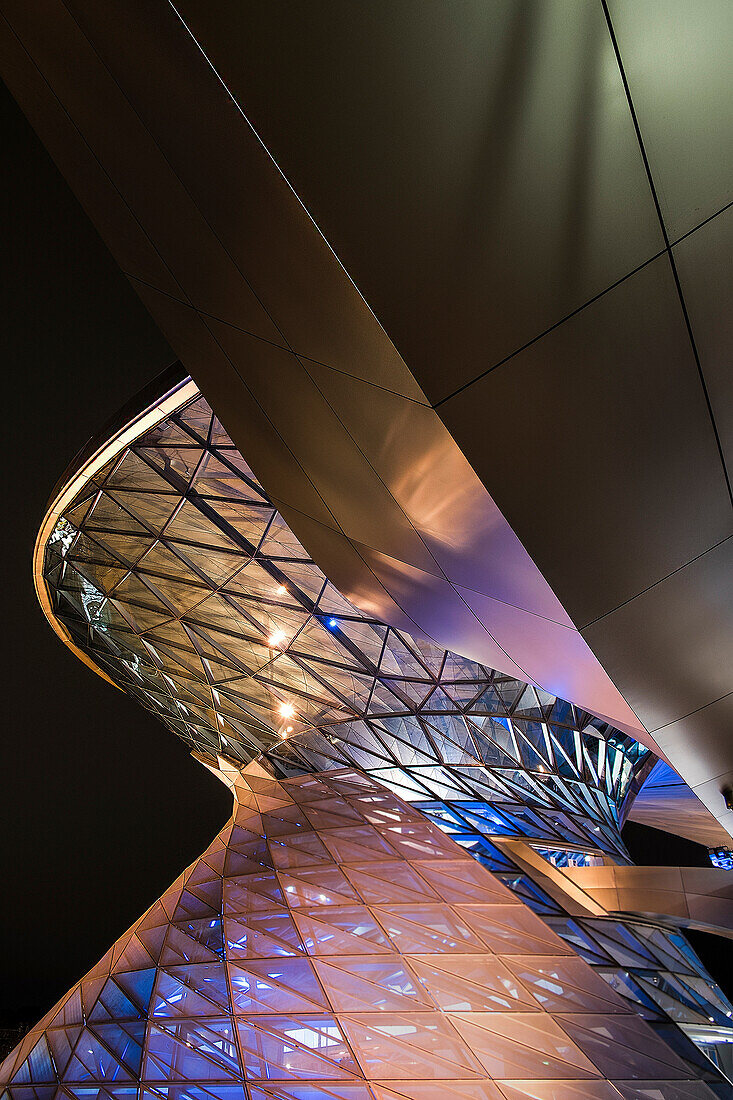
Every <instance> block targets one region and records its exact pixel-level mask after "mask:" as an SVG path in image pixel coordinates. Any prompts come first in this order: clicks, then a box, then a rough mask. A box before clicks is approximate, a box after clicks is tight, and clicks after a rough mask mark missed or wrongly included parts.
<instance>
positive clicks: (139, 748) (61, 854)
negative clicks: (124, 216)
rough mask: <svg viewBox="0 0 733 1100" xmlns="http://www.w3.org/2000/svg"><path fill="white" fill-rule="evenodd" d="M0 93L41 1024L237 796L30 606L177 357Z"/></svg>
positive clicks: (35, 989) (17, 974)
mask: <svg viewBox="0 0 733 1100" xmlns="http://www.w3.org/2000/svg"><path fill="white" fill-rule="evenodd" d="M0 92H1V93H2V94H1V97H0V112H1V118H0V126H1V127H2V134H3V153H4V163H5V172H4V174H3V184H2V187H3V192H2V206H1V208H0V211H1V212H0V217H1V218H2V226H0V239H1V240H2V259H1V260H0V280H1V281H2V288H1V293H2V303H3V315H4V316H3V324H2V326H1V327H0V340H2V342H3V347H2V362H3V364H5V366H6V368H7V369H6V371H5V377H6V379H7V384H8V386H9V392H8V393H7V396H6V401H5V409H6V411H5V417H4V420H5V433H4V441H5V443H6V445H7V451H6V458H5V469H6V484H5V499H4V506H5V507H4V516H5V524H4V540H3V551H4V562H3V576H4V578H5V601H6V602H5V609H4V614H5V624H6V629H5V631H4V660H3V668H4V674H5V690H4V694H5V699H6V703H5V722H4V730H3V745H2V755H1V756H0V760H1V761H2V764H1V765H0V815H1V816H2V831H1V832H0V838H1V839H0V883H2V893H3V904H2V907H1V908H0V1027H2V1026H5V1025H7V1026H12V1025H15V1024H18V1023H32V1022H34V1021H35V1020H36V1019H37V1018H38V1017H39V1016H40V1015H42V1014H43V1013H45V1012H46V1010H47V1009H48V1008H49V1007H50V1006H51V1004H52V1003H53V1002H54V1001H55V1000H56V999H57V998H58V997H59V996H61V994H62V993H64V992H65V991H66V989H67V988H68V987H69V986H70V985H71V984H72V983H73V982H74V981H75V980H77V979H78V978H79V977H80V976H81V975H82V974H83V973H84V972H85V971H86V970H87V969H89V967H91V966H92V965H93V964H94V963H95V962H96V961H97V959H98V958H99V957H100V956H101V955H102V954H103V953H104V951H105V950H106V949H107V948H108V947H109V946H110V944H111V943H112V942H113V941H114V940H115V939H116V938H117V936H119V935H120V934H121V933H122V932H123V931H124V930H125V928H127V927H128V926H129V925H130V924H131V923H132V922H133V921H134V920H135V919H136V918H137V917H138V916H139V915H140V914H141V913H142V912H143V911H144V910H145V909H146V908H147V906H148V905H150V904H151V903H152V902H153V901H154V900H155V898H156V897H157V896H158V895H159V894H160V893H161V892H162V891H163V889H164V888H165V887H166V886H167V885H168V884H169V883H170V881H172V879H173V878H175V876H176V875H177V874H178V873H179V871H180V870H182V868H183V867H184V866H185V865H186V864H187V863H189V862H190V861H191V860H192V859H193V858H194V857H195V856H197V855H198V854H199V853H200V852H201V851H202V850H203V848H204V847H205V846H206V844H207V843H208V841H209V840H210V839H211V838H212V837H213V835H214V834H215V832H216V831H217V830H218V829H219V828H220V827H221V825H222V824H223V822H224V821H225V820H226V818H227V816H228V814H229V810H230V806H231V802H230V798H229V795H228V793H227V791H226V789H225V788H224V787H223V786H222V785H221V784H219V783H217V781H216V780H215V779H214V778H213V777H212V776H210V775H209V773H208V772H206V771H205V769H203V768H202V767H201V766H200V765H199V764H197V763H195V762H194V761H193V760H192V759H191V758H190V757H189V756H188V754H187V752H186V750H185V748H184V747H183V746H182V745H180V744H179V743H178V742H177V741H176V739H175V738H174V737H173V735H172V734H170V733H168V732H167V731H166V730H165V729H164V728H163V726H162V725H160V724H159V723H158V722H157V721H155V720H154V719H153V718H152V717H151V716H149V715H147V714H146V713H145V712H144V711H142V710H141V708H140V707H139V705H138V704H137V703H135V702H133V701H132V700H129V699H127V698H126V697H125V696H124V695H123V694H122V693H120V692H116V691H115V690H114V689H113V688H111V687H110V686H109V685H107V684H106V683H104V682H103V681H102V680H101V679H99V678H98V677H96V676H94V675H93V674H92V673H91V672H90V671H89V669H87V668H86V667H85V666H83V665H82V664H81V663H80V662H79V661H78V660H77V659H76V658H75V657H73V656H72V655H71V654H70V653H69V652H68V651H67V650H66V649H65V648H64V647H63V646H62V645H61V643H60V642H59V640H58V639H57V638H56V637H55V635H54V634H53V633H52V632H51V630H50V628H49V627H48V625H47V624H46V622H45V620H44V618H43V615H42V613H41V611H40V608H39V607H38V605H37V602H36V598H35V594H34V592H33V584H32V578H31V553H32V549H33V543H34V540H35V535H36V532H37V529H38V526H39V524H40V521H41V518H42V516H43V512H44V508H45V505H46V502H47V499H48V497H49V495H50V492H51V490H52V488H53V486H54V484H55V482H56V480H57V479H58V477H59V476H60V475H61V474H62V472H63V471H64V469H65V467H66V465H67V463H68V462H69V461H70V460H71V459H72V458H73V456H74V454H75V453H76V451H78V450H79V448H80V447H81V446H82V445H83V443H84V442H85V441H86V439H87V438H88V437H89V436H90V435H92V434H93V433H95V432H96V431H97V430H98V429H99V428H100V426H101V425H102V424H103V423H104V422H105V421H106V420H107V419H108V417H110V416H111V415H112V414H113V413H115V412H116V411H117V410H118V409H119V408H120V407H121V406H122V405H123V404H124V403H125V402H126V401H127V400H128V399H129V398H130V397H131V396H133V395H134V394H135V392H136V391H137V390H138V389H140V388H141V387H142V386H143V385H144V384H145V383H146V382H148V381H150V380H151V379H152V378H153V377H154V376H155V375H156V374H158V373H159V372H160V371H161V370H163V369H164V368H165V367H166V366H167V365H168V364H169V363H171V362H172V361H173V359H174V356H173V354H172V352H171V351H170V349H169V348H168V346H167V345H166V343H165V341H164V340H163V338H162V337H161V335H160V334H159V332H158V330H157V329H156V327H155V325H154V324H153V322H152V321H151V320H150V318H149V317H148V315H147V313H146V312H145V310H144V309H143V307H142V306H141V305H140V303H139V302H138V300H137V298H136V296H135V295H134V293H133V291H132V290H131V289H130V287H129V285H128V284H127V282H126V281H125V279H124V277H123V276H122V275H121V273H120V272H119V270H118V269H117V267H116V265H115V263H114V261H113V260H112V258H111V257H110V255H109V253H108V252H107V250H106V248H105V246H104V245H103V244H102V242H101V241H100V239H99V237H98V236H97V235H96V233H95V231H94V229H93V228H92V226H91V224H90V222H89V221H88V219H87V217H86V216H85V214H84V213H83V212H82V210H81V209H80V207H79V205H78V203H77V202H76V200H75V199H74V197H73V196H72V194H71V192H70V191H69V189H68V187H67V186H66V184H65V182H64V181H63V180H62V178H61V176H60V175H59V173H58V171H57V170H56V168H55V166H54V165H53V163H52V162H51V160H50V159H49V157H48V155H47V154H46V152H45V150H44V149H43V147H42V146H41V144H40V142H39V141H38V139H37V138H36V136H35V134H34V133H33V131H32V130H31V128H30V126H29V125H28V123H27V122H26V120H25V118H24V116H23V115H22V114H21V112H20V111H19V110H18V108H17V106H16V105H15V103H14V101H13V99H12V98H11V96H10V95H9V94H8V93H7V91H6V90H5V88H4V87H3V86H2V85H1V84H0ZM654 833H655V830H645V829H644V828H643V827H641V826H636V827H633V828H632V829H631V831H630V835H629V838H628V842H629V843H630V844H632V842H633V846H634V849H633V852H634V855H635V857H636V859H637V861H638V862H647V861H648V862H664V863H674V862H683V863H688V864H689V863H697V864H699V865H704V864H705V862H706V859H705V852H704V850H702V849H698V846H696V845H695V846H691V845H685V842H682V844H681V846H679V845H678V846H676V842H675V841H672V839H671V838H667V837H661V834H657V836H656V838H655V837H654ZM660 838H661V839H660ZM704 938H705V939H707V937H704ZM703 947H704V944H703ZM716 950H717V949H716Z"/></svg>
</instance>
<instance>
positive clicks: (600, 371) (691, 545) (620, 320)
mask: <svg viewBox="0 0 733 1100" xmlns="http://www.w3.org/2000/svg"><path fill="white" fill-rule="evenodd" d="M440 413H441V415H442V417H443V419H444V421H445V422H446V424H447V426H448V428H449V429H450V431H451V432H452V433H453V435H454V437H455V439H456V441H457V442H458V444H459V446H460V447H461V448H462V450H463V452H464V454H465V455H466V457H467V458H468V460H469V462H471V464H472V465H473V467H474V469H475V470H476V472H477V473H478V474H479V476H480V477H481V479H482V480H483V482H484V484H485V485H486V486H487V488H488V489H489V492H490V493H491V494H492V496H493V497H494V499H495V500H496V502H497V504H498V505H499V508H500V509H501V511H502V512H503V514H504V515H505V516H506V517H507V519H508V521H509V523H510V524H511V526H512V527H513V528H514V530H515V531H516V533H517V534H518V535H519V538H520V539H521V541H522V543H523V545H524V546H525V547H526V549H527V551H528V552H529V554H530V556H531V557H532V558H533V560H534V561H535V562H536V564H537V566H538V567H539V569H540V570H541V571H542V572H543V573H544V575H545V577H546V578H547V580H548V581H549V582H550V584H551V586H552V587H553V589H554V591H555V592H556V593H557V594H558V596H559V598H560V599H561V600H562V602H563V604H564V606H565V607H566V609H567V610H568V612H569V613H570V615H571V617H572V618H573V620H574V621H575V623H576V624H577V625H578V626H583V625H585V624H587V623H588V622H590V621H592V620H594V619H596V618H597V617H598V616H600V615H603V614H604V613H606V612H607V611H609V610H611V609H612V608H613V607H615V606H617V605H618V604H620V603H622V602H623V601H624V600H628V599H630V598H631V597H632V596H634V595H636V594H637V593H638V592H639V591H641V590H642V589H644V588H646V587H648V586H649V585H650V584H653V583H655V582H656V581H657V580H659V578H660V577H663V576H666V574H667V573H669V572H671V571H672V570H673V569H678V568H679V567H680V566H681V565H684V564H685V563H686V562H688V561H690V560H691V559H692V558H693V557H695V556H696V555H698V554H700V553H702V552H703V551H704V550H707V549H708V548H709V547H710V546H711V545H713V544H714V543H716V542H719V541H720V540H721V539H723V538H725V537H727V536H728V535H730V534H731V532H733V515H732V514H731V510H730V501H729V498H728V493H727V488H726V485H725V479H724V475H723V469H722V466H721V463H720V458H719V455H718V451H717V447H716V443H715V438H714V435H713V431H712V426H711V423H710V419H709V415H708V412H707V407H706V404H705V400H704V395H703V392H702V387H701V386H700V381H699V377H698V373H697V368H696V366H695V362H694V358H693V356H692V351H691V348H690V344H689V340H688V338H687V334H686V330H685V326H684V322H683V317H682V311H681V309H680V306H679V301H678V298H677V294H676V291H675V287H674V282H673V279H672V275H671V271H670V266H669V263H668V260H667V259H666V257H661V258H659V259H658V260H655V261H654V262H652V263H651V264H649V265H648V266H647V267H645V268H644V269H643V270H642V271H640V272H638V273H637V274H635V275H634V276H632V277H631V278H629V279H627V280H626V281H625V282H624V283H622V284H621V285H620V286H618V287H616V288H615V289H614V290H612V291H609V292H608V294H605V295H604V296H603V297H602V298H600V299H599V300H598V301H597V302H594V303H593V304H592V305H590V306H588V307H587V308H586V309H584V310H583V311H582V312H581V313H579V314H577V315H576V316H575V317H573V318H571V319H570V320H568V321H566V322H565V323H564V324H562V325H560V326H559V327H558V328H557V329H555V330H554V331H553V332H552V333H549V334H548V335H547V336H545V337H543V339H542V340H540V341H538V342H537V343H535V344H534V345H533V346H532V347H531V348H528V349H526V350H525V351H523V352H522V353H521V354H519V355H517V356H515V357H514V358H513V359H512V360H510V361H509V362H508V363H506V364H504V365H503V366H501V367H498V368H497V369H496V370H494V371H492V372H491V373H490V374H488V375H487V376H486V377H485V378H483V379H482V380H480V381H479V382H477V383H475V384H474V385H473V386H471V387H469V388H468V389H467V390H465V391H464V392H463V393H461V394H459V395H458V396H457V397H455V398H452V399H451V400H450V401H448V402H446V403H445V404H444V405H442V406H441V408H440Z"/></svg>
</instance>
